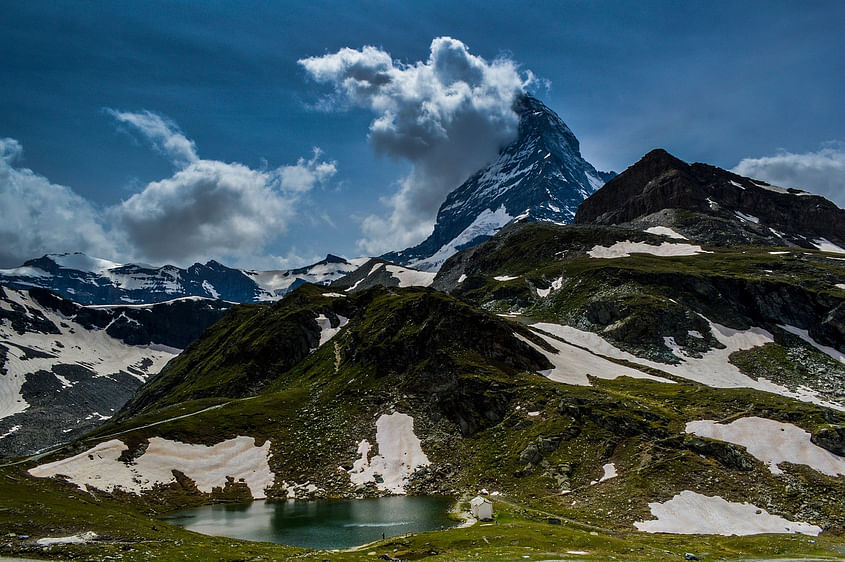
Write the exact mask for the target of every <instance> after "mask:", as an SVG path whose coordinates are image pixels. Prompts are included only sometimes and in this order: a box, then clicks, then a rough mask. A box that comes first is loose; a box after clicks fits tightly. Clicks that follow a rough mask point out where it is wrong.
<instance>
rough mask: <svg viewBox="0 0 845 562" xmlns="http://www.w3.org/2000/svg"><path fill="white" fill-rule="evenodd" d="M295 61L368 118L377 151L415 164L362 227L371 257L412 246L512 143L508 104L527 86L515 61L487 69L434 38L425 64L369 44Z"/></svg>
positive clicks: (457, 46) (514, 121)
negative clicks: (459, 190) (461, 188)
mask: <svg viewBox="0 0 845 562" xmlns="http://www.w3.org/2000/svg"><path fill="white" fill-rule="evenodd" d="M299 63H300V64H301V65H302V66H303V67H304V68H305V70H306V71H307V72H308V73H309V75H310V76H311V77H312V78H313V79H314V80H316V81H317V82H321V83H326V84H330V85H332V86H333V88H334V91H333V95H332V97H331V98H329V100H331V101H334V102H335V103H346V104H352V105H354V106H358V107H363V108H366V109H369V110H370V111H372V112H373V113H375V114H376V118H375V119H374V120H373V122H372V123H371V124H370V131H369V142H370V144H371V146H372V147H373V149H374V150H375V151H376V152H377V153H379V154H384V155H387V156H389V157H393V158H400V159H404V160H407V161H409V162H411V164H412V166H413V167H412V170H411V172H410V174H409V175H408V176H407V177H405V178H403V179H402V180H401V181H400V182H399V188H398V190H397V191H396V192H395V193H393V194H392V195H391V196H390V197H388V198H387V199H385V203H386V204H387V205H388V206H389V208H390V213H389V215H388V216H387V217H384V216H378V215H371V216H369V217H367V218H366V219H365V220H364V222H363V230H364V238H363V239H362V240H360V241H359V246H360V247H361V248H362V249H363V250H364V251H367V252H369V253H371V254H377V253H381V252H383V251H386V250H390V249H397V248H402V247H404V246H408V245H411V244H414V243H416V242H419V241H420V240H422V239H423V238H424V237H425V236H427V235H428V234H429V233H430V232H431V228H432V226H433V221H434V217H435V215H436V213H437V209H438V207H439V206H440V204H441V203H442V202H443V200H444V199H445V198H446V195H447V194H448V193H449V192H450V191H451V190H452V189H454V188H455V187H457V186H458V185H459V184H460V183H461V182H462V181H464V180H465V179H466V178H467V177H468V176H469V175H470V174H471V173H473V172H475V171H476V170H477V169H479V168H480V167H481V166H483V165H484V164H485V163H487V162H489V161H490V160H492V159H493V158H494V157H495V156H496V153H497V152H498V150H499V149H500V148H501V147H502V146H503V145H505V144H507V143H508V142H510V141H511V140H513V139H514V138H515V136H516V131H517V126H518V123H519V119H518V117H517V115H516V113H514V111H513V109H512V105H513V101H514V98H515V96H516V95H517V94H518V93H520V92H523V91H524V90H525V88H526V86H527V85H528V84H529V83H531V82H532V81H533V80H534V77H533V75H532V74H531V73H530V72H521V71H520V69H519V68H518V66H517V64H516V63H515V62H514V61H512V60H510V59H508V58H498V59H496V60H493V61H492V62H488V61H486V60H484V59H483V58H481V57H478V56H476V55H473V54H471V53H470V52H469V50H468V49H467V47H466V45H464V44H463V43H462V42H460V41H458V40H456V39H452V38H450V37H438V38H436V39H434V40H433V41H432V42H431V50H430V55H429V58H428V60H426V61H418V62H415V63H413V64H405V63H402V62H399V61H394V60H393V59H392V57H391V56H390V54H389V53H387V52H385V51H384V50H382V49H379V48H376V47H372V46H366V47H363V48H362V49H360V50H355V49H350V48H344V49H341V50H340V51H338V52H336V53H333V54H328V55H324V56H319V57H309V58H306V59H302V60H300V61H299ZM325 104H326V102H325V100H324V103H323V104H322V105H323V106H325Z"/></svg>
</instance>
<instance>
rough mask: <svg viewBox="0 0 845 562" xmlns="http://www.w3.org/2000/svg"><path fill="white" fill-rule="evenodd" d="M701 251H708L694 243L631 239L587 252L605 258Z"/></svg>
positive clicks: (667, 255) (688, 254)
mask: <svg viewBox="0 0 845 562" xmlns="http://www.w3.org/2000/svg"><path fill="white" fill-rule="evenodd" d="M700 253H706V251H705V250H703V249H701V246H698V245H693V244H677V243H673V242H662V243H661V244H660V245H659V246H654V245H652V244H646V243H645V242H631V241H630V240H625V241H623V242H617V243H615V244H613V245H612V246H593V249H592V250H590V251H589V252H587V254H588V255H589V256H590V257H591V258H603V259H611V258H627V257H630V255H631V254H651V255H653V256H661V257H669V256H693V255H695V254H700Z"/></svg>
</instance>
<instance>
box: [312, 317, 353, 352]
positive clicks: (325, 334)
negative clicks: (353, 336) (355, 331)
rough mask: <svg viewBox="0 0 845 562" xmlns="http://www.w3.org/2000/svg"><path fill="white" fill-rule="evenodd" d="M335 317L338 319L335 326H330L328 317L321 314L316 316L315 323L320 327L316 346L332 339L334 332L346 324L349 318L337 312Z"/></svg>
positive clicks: (320, 345)
mask: <svg viewBox="0 0 845 562" xmlns="http://www.w3.org/2000/svg"><path fill="white" fill-rule="evenodd" d="M337 319H338V321H339V322H338V325H337V327H335V328H332V323H331V320H329V318H328V317H326V316H324V315H322V314H320V315H319V316H317V325H318V326H319V327H320V343H319V344H318V345H317V347H322V345H323V344H324V343H326V342H327V341H329V340H330V339H332V338H333V337H334V336H335V334H337V333H338V332H339V331H340V329H341V328H343V327H344V326H346V324H347V323H348V322H349V318H346V317H344V316H341V315H339V314H338V316H337Z"/></svg>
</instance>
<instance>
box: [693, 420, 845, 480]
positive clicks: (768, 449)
mask: <svg viewBox="0 0 845 562" xmlns="http://www.w3.org/2000/svg"><path fill="white" fill-rule="evenodd" d="M685 431H686V432H687V433H692V434H695V435H698V436H700V437H709V438H711V439H717V440H719V441H727V442H728V443H733V444H734V445H741V446H743V447H745V448H746V450H747V451H748V453H749V454H750V455H753V456H754V457H755V458H757V459H759V460H760V461H762V462H764V463H765V464H766V465H767V466H768V467H769V470H770V471H772V474H783V471H782V470H781V469H780V468H778V465H779V464H780V463H782V462H790V463H792V464H803V465H807V466H809V467H810V468H812V469H814V470H817V471H819V472H821V473H823V474H827V475H828V476H840V475H845V459H843V458H842V457H839V456H836V455H834V454H833V453H831V452H830V451H828V450H826V449H822V448H821V447H819V446H818V445H816V444H815V443H813V442H811V441H810V437H811V435H810V433H809V432H808V431H805V430H803V429H801V428H800V427H797V426H795V425H792V424H791V423H781V422H778V421H774V420H770V419H766V418H758V417H747V418H741V419H738V420H736V421H733V422H731V423H728V424H720V423H717V422H715V421H713V420H698V421H691V422H689V423H687V425H686V429H685Z"/></svg>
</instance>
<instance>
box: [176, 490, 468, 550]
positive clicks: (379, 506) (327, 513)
mask: <svg viewBox="0 0 845 562" xmlns="http://www.w3.org/2000/svg"><path fill="white" fill-rule="evenodd" d="M453 504H454V500H453V499H452V498H448V497H443V496H388V497H382V498H372V499H360V500H315V501H283V502H267V501H262V500H259V501H254V502H251V503H248V504H217V505H205V506H201V507H196V508H192V509H186V510H184V511H179V512H175V513H171V514H169V515H167V516H166V517H164V518H163V519H165V520H166V521H167V522H169V523H172V524H175V525H179V526H181V527H183V528H185V529H188V530H189V531H195V532H197V533H203V534H205V535H216V536H222V537H230V538H236V539H245V540H250V541H263V542H274V543H279V544H288V545H295V546H302V547H307V548H316V549H340V548H349V547H353V546H359V545H362V544H366V543H369V542H372V541H375V540H379V539H381V538H382V535H383V536H384V537H385V538H386V537H395V536H400V535H404V534H407V533H420V532H423V531H432V530H437V529H442V528H447V527H454V526H456V525H457V524H458V522H457V521H456V520H455V519H454V518H453V517H450V515H449V509H450V507H451V506H452V505H453Z"/></svg>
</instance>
